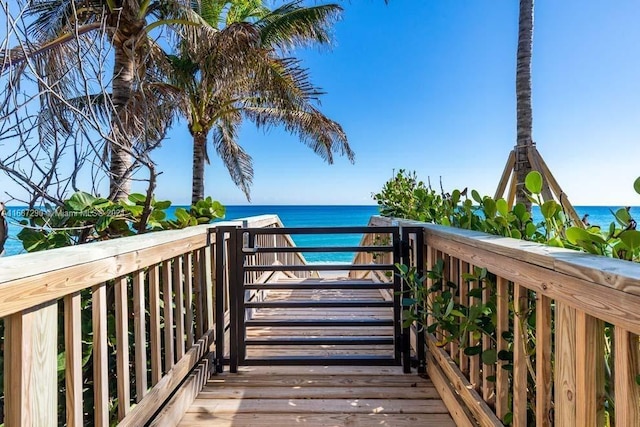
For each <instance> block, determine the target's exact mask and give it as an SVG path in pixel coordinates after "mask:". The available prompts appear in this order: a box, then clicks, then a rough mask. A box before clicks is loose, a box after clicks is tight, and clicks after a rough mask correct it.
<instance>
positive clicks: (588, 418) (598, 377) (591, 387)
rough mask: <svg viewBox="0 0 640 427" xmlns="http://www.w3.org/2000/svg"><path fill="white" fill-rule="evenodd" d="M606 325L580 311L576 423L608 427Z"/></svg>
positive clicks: (577, 334)
mask: <svg viewBox="0 0 640 427" xmlns="http://www.w3.org/2000/svg"><path fill="white" fill-rule="evenodd" d="M604 386H605V373H604V322H603V321H602V320H598V319H596V318H595V317H591V316H589V315H588V314H586V313H585V312H584V311H581V310H576V417H577V419H576V424H577V425H579V426H602V425H605V414H604V405H603V404H602V403H601V402H604V392H605V390H604Z"/></svg>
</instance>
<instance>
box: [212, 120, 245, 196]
mask: <svg viewBox="0 0 640 427" xmlns="http://www.w3.org/2000/svg"><path fill="white" fill-rule="evenodd" d="M240 123H241V117H240V115H239V114H236V115H227V116H225V118H224V119H223V120H220V121H218V123H217V124H216V126H215V128H214V134H213V146H214V148H215V150H216V152H217V153H218V156H220V159H222V162H223V163H224V165H225V167H226V168H227V170H228V171H229V175H230V176H231V180H232V181H233V182H234V184H235V185H237V186H238V187H239V188H240V189H241V190H242V192H243V193H244V194H245V196H246V197H247V200H249V201H250V200H251V195H250V190H251V189H250V187H251V184H252V182H253V161H252V159H251V156H250V155H249V154H247V153H246V152H245V151H244V149H243V148H242V147H241V146H240V145H239V144H238V143H237V131H238V127H239V125H240Z"/></svg>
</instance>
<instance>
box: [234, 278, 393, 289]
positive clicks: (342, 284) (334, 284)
mask: <svg viewBox="0 0 640 427" xmlns="http://www.w3.org/2000/svg"><path fill="white" fill-rule="evenodd" d="M244 288H245V289H248V290H262V289H264V290H276V289H277V290H294V289H305V290H364V289H373V290H376V289H391V288H393V283H382V282H380V283H374V282H363V281H360V282H355V281H347V280H342V281H340V280H336V281H326V282H318V281H316V282H312V283H305V282H291V283H287V282H278V283H269V282H267V283H256V284H245V285H244Z"/></svg>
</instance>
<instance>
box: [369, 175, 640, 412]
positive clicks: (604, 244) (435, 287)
mask: <svg viewBox="0 0 640 427" xmlns="http://www.w3.org/2000/svg"><path fill="white" fill-rule="evenodd" d="M423 186H424V184H422V182H421V181H418V180H417V178H416V175H415V173H413V174H409V173H406V172H404V171H402V170H401V171H400V173H399V174H398V175H397V176H396V177H395V178H393V179H392V180H391V181H389V182H388V183H387V184H385V187H384V188H383V191H381V192H380V193H378V194H376V195H375V196H374V198H375V200H376V201H377V202H378V204H379V205H380V206H381V212H382V215H385V216H397V217H403V218H407V219H413V220H420V221H427V222H433V223H436V224H441V225H452V226H455V227H459V228H467V229H471V230H477V231H482V232H486V233H489V234H494V235H499V236H506V237H513V238H517V239H524V240H528V241H533V242H538V243H544V244H547V245H551V246H557V247H565V248H571V249H576V250H582V251H584V252H588V253H591V254H595V255H604V256H609V257H614V258H619V259H624V260H629V261H635V262H640V231H637V230H636V229H635V228H636V222H635V221H634V219H633V218H631V215H630V213H629V210H628V208H622V209H619V210H617V211H616V212H613V211H612V214H613V217H614V222H612V223H611V224H610V225H609V227H608V228H607V229H606V230H604V231H603V230H601V229H600V227H593V226H591V227H587V228H584V227H583V226H582V224H571V223H570V221H568V220H567V216H566V215H565V213H564V211H563V208H562V206H561V205H560V204H559V203H557V202H555V201H553V200H550V201H543V199H542V197H541V192H542V188H543V182H542V176H541V175H540V174H539V173H537V172H532V173H530V174H529V175H527V177H526V181H525V187H526V188H527V190H528V191H529V194H528V197H529V199H530V200H531V202H532V204H534V205H537V206H538V207H539V208H540V213H541V215H542V220H541V221H540V222H538V223H534V221H533V219H532V217H531V214H530V213H529V212H527V210H526V208H525V206H524V205H523V204H517V205H516V206H514V207H513V209H511V210H509V209H508V205H507V202H506V201H505V200H504V199H498V200H494V199H492V198H491V197H486V196H485V197H481V196H480V194H479V193H478V192H477V191H475V190H473V191H471V192H470V194H471V199H469V198H467V196H466V194H467V191H466V190H465V191H463V192H460V191H458V190H454V191H453V192H452V193H451V196H449V195H448V194H443V195H435V194H434V193H433V192H431V193H430V194H432V195H433V196H434V197H433V198H431V199H429V200H427V199H426V198H425V199H422V200H423V201H424V202H425V203H427V205H419V204H418V203H417V202H416V200H418V199H419V197H418V194H419V193H421V192H422V191H424V189H422V188H421V187H423ZM634 188H635V190H636V191H637V192H638V193H639V194H640V178H638V179H637V180H636V181H635V183H634ZM421 210H422V211H421ZM396 268H397V270H398V274H399V275H400V277H401V278H402V280H403V282H404V284H405V289H407V290H406V291H405V293H404V294H403V295H402V301H403V314H404V318H405V319H406V321H405V326H407V325H409V324H413V323H414V322H415V323H416V324H417V325H418V327H419V328H420V329H423V330H426V332H428V333H431V334H433V335H434V337H435V339H436V344H437V345H439V346H444V345H446V344H448V343H451V342H456V343H457V344H458V345H459V347H460V349H461V350H462V351H463V352H464V354H466V355H467V356H480V360H481V361H482V363H483V364H485V365H496V367H498V365H497V363H498V362H499V361H501V362H503V363H500V365H499V366H500V368H499V369H504V370H506V371H508V372H509V374H508V375H511V371H512V369H513V365H512V363H513V343H514V339H513V338H514V336H513V334H514V330H515V328H514V324H517V323H518V322H520V323H521V324H526V325H527V327H526V328H522V330H525V331H527V332H525V335H526V336H523V337H522V340H521V342H523V345H524V346H525V350H526V352H525V353H526V355H527V358H528V360H527V367H528V371H529V373H528V377H527V378H528V382H529V387H528V390H527V397H528V404H529V406H528V409H529V411H528V418H529V422H530V423H532V424H533V423H535V421H534V418H535V415H534V414H535V409H534V408H535V372H532V369H531V366H535V358H536V337H535V326H536V311H535V307H536V295H535V293H533V292H528V293H527V300H528V302H527V304H526V305H525V306H526V307H528V308H527V309H526V310H524V311H520V310H519V309H517V308H516V307H517V306H519V305H520V304H518V305H516V304H515V303H514V301H513V297H512V294H511V293H508V295H506V296H498V295H496V292H495V289H494V282H495V276H493V275H492V274H491V273H489V272H487V270H486V269H480V268H478V267H475V268H474V271H473V272H471V273H464V274H462V275H461V276H462V280H464V281H466V282H469V283H473V282H475V283H477V286H475V287H473V288H470V289H469V288H468V289H469V291H468V293H467V295H468V297H469V300H468V301H467V302H465V303H462V302H460V301H459V288H460V287H461V286H462V285H463V284H462V283H455V282H451V281H449V280H446V279H445V277H447V276H446V275H445V274H444V271H446V270H447V268H448V266H445V265H444V262H443V261H442V260H438V261H437V262H436V264H435V265H434V266H433V268H432V270H431V271H427V272H426V273H425V274H424V276H419V274H418V272H417V271H416V269H415V268H414V267H408V266H405V265H397V266H396ZM427 280H429V282H427ZM427 283H431V285H430V286H428V285H427ZM485 291H487V292H485ZM483 295H484V296H485V299H483ZM497 298H507V299H508V306H509V310H510V317H511V321H510V322H509V323H510V325H511V326H510V331H508V332H507V333H505V334H503V337H502V338H504V339H505V340H506V341H507V350H501V351H500V352H497V351H496V350H494V349H485V350H484V351H483V346H482V345H480V344H476V345H472V343H471V342H470V340H469V338H470V337H472V338H473V339H474V340H476V341H475V342H479V341H478V340H480V338H482V337H484V338H489V340H490V341H491V342H493V343H494V344H495V343H496V342H497V340H498V338H499V337H498V336H497V334H496V330H497V324H496V322H497V308H496V307H497V304H496V303H497ZM428 319H429V322H427V320H428ZM552 328H553V326H552ZM611 331H612V328H611V327H610V326H607V327H606V328H605V339H606V341H607V343H608V344H607V347H608V348H610V347H611V343H612V337H611ZM494 347H495V345H494ZM605 361H606V364H607V367H606V372H608V374H607V380H606V387H605V388H606V390H607V395H606V396H605V400H606V401H605V402H604V405H605V408H607V417H608V419H609V420H613V419H614V418H613V417H614V412H613V411H612V409H611V408H613V399H612V394H611V384H612V383H611V377H610V373H611V366H612V363H613V361H612V358H611V354H610V353H607V354H606V355H605ZM638 378H640V376H639V377H638ZM638 378H636V381H637V382H638V383H639V384H640V380H639V379H638ZM503 421H504V424H505V425H509V424H511V423H512V422H513V414H512V413H511V412H509V413H507V414H506V415H505V417H504V420H503ZM612 422H613V421H612Z"/></svg>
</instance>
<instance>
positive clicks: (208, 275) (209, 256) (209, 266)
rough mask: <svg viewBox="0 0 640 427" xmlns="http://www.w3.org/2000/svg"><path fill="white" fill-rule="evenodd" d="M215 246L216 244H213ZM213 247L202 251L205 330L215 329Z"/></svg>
mask: <svg viewBox="0 0 640 427" xmlns="http://www.w3.org/2000/svg"><path fill="white" fill-rule="evenodd" d="M212 244H214V245H215V242H214V243H212ZM212 247H213V246H211V245H209V246H207V247H205V248H204V249H203V250H202V256H203V257H204V280H203V285H204V290H203V309H204V320H205V324H204V328H205V329H209V328H213V323H214V320H213V319H214V317H213V311H214V310H213V309H214V307H213V278H214V274H213V266H214V265H215V259H214V251H213V250H212Z"/></svg>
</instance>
